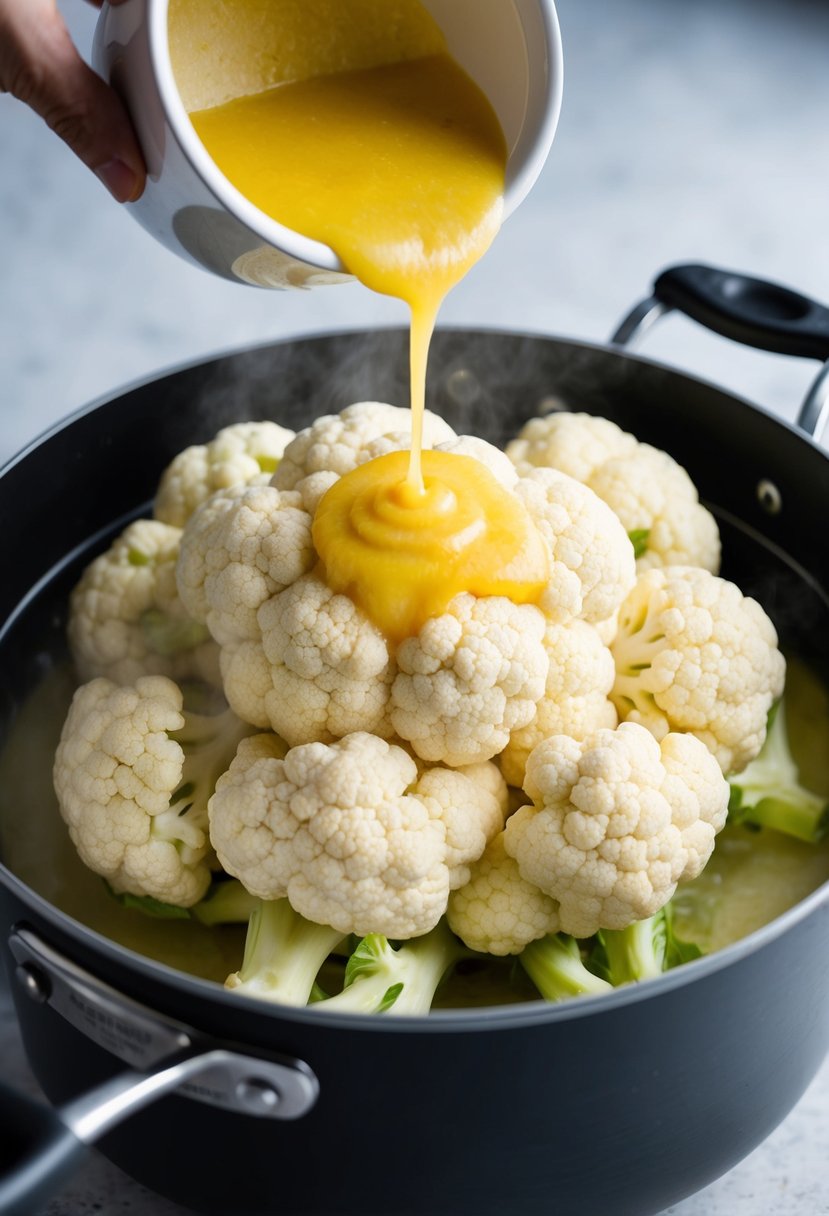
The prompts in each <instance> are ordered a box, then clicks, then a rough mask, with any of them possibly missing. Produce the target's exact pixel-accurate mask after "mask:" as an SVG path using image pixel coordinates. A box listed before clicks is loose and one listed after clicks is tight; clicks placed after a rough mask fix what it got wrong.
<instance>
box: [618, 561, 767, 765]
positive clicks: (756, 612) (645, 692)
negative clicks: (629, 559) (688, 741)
mask: <svg viewBox="0 0 829 1216" xmlns="http://www.w3.org/2000/svg"><path fill="white" fill-rule="evenodd" d="M611 651H612V653H613V658H614V661H615V663H616V673H617V674H616V680H615V683H614V686H613V690H612V692H611V698H612V700H613V702H614V703H615V705H616V708H617V710H618V711H619V717H620V718H622V719H624V720H626V721H629V722H640V723H642V724H643V725H644V726H646V727H647V728H648V730H650V731H651V732H652V733H653V734H654V735H655V736H656V738H657V739H661V738H662V737H663V736H664V735H666V734H667V733H668V731H686V732H688V733H690V734H693V735H696V737H697V738H698V739H700V740H702V742H703V743H704V744H705V745H706V747H708V748H709V749H710V751H711V752H712V753H713V754H714V756H716V758H717V760H718V762H719V764H720V767H721V768H722V770H723V772H724V773H733V772H739V771H740V770H741V769H743V768H744V767H745V766H746V764H748V762H749V761H750V760H753V759H754V757H755V756H756V755H757V753H758V752H759V751H760V748H761V747H762V746H763V740H764V739H765V737H766V719H767V717H768V712H769V709H770V708H771V705H772V703H773V702H774V701H775V700H776V699H777V698H778V697H779V696H780V694H781V693H782V691H783V683H784V679H785V672H786V664H785V660H784V658H783V656H782V655H781V654H780V651H779V650H778V649H777V634H776V632H775V629H774V626H773V625H772V623H771V621H770V620H769V618H768V617H767V616H766V614H765V612H764V611H763V609H762V608H761V607H760V605H759V604H758V603H757V602H756V601H755V600H753V599H751V598H749V597H747V596H744V595H743V593H742V592H741V591H740V589H739V587H737V586H735V585H734V583H729V582H726V580H725V579H721V578H718V577H716V576H715V575H713V574H709V573H708V572H707V571H705V570H702V569H697V568H692V567H676V566H675V567H669V568H668V569H665V570H661V569H655V570H648V571H646V572H645V574H643V575H642V576H641V577H640V578H639V580H638V581H637V584H636V586H635V587H634V589H633V591H632V592H631V593H630V595H629V596H628V598H627V599H626V600H625V602H624V604H623V605H622V609H621V612H620V614H619V628H618V632H617V634H616V637H615V638H614V640H613V642H612V644H611Z"/></svg>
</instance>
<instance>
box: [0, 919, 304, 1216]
mask: <svg viewBox="0 0 829 1216" xmlns="http://www.w3.org/2000/svg"><path fill="white" fill-rule="evenodd" d="M9 950H10V953H11V957H12V959H13V960H14V963H15V964H16V966H15V967H14V970H13V973H12V982H13V984H16V996H17V1000H18V1004H19V1003H20V1002H21V1001H23V1002H24V1006H25V1000H26V998H28V999H29V1000H31V1001H33V1002H34V1003H35V1004H37V1005H48V1006H49V1008H50V1009H51V1010H52V1011H53V1012H54V1013H56V1014H59V1015H60V1016H61V1017H62V1018H64V1019H65V1020H66V1021H67V1022H69V1023H70V1024H71V1025H72V1026H74V1027H75V1029H76V1030H79V1031H80V1032H81V1033H83V1034H84V1035H86V1036H87V1038H90V1039H92V1040H93V1041H94V1042H96V1043H98V1044H99V1046H101V1047H104V1048H105V1049H106V1050H107V1051H108V1052H110V1053H111V1054H112V1055H113V1056H115V1057H117V1058H119V1059H120V1060H123V1061H125V1062H126V1063H127V1064H131V1065H133V1066H134V1067H132V1068H128V1069H126V1070H124V1071H120V1072H118V1073H117V1074H116V1075H115V1076H113V1077H110V1078H109V1079H108V1080H106V1081H104V1082H103V1083H102V1084H100V1085H97V1086H95V1087H94V1088H93V1089H91V1090H88V1091H87V1092H86V1093H84V1094H81V1095H80V1096H79V1097H77V1098H75V1099H73V1100H72V1101H71V1102H68V1103H66V1104H65V1105H64V1106H62V1107H60V1108H58V1109H57V1110H53V1109H52V1108H50V1107H48V1106H46V1105H44V1104H41V1103H38V1102H35V1101H33V1100H32V1099H31V1098H28V1097H26V1096H25V1095H23V1094H19V1093H15V1092H14V1091H13V1090H10V1089H8V1088H7V1087H6V1086H2V1085H0V1129H1V1130H0V1216H31V1213H32V1212H33V1211H35V1210H37V1208H38V1206H39V1205H40V1204H42V1202H43V1201H44V1200H45V1199H46V1198H48V1197H49V1195H50V1194H52V1193H54V1191H55V1190H57V1189H58V1188H59V1187H60V1185H61V1183H62V1182H63V1181H65V1180H66V1178H68V1177H69V1176H70V1174H71V1173H72V1172H73V1171H74V1170H75V1168H76V1167H77V1166H78V1164H79V1163H80V1161H81V1160H82V1159H83V1155H84V1151H85V1146H87V1145H90V1144H93V1143H94V1142H95V1141H96V1140H97V1139H98V1138H99V1137H100V1136H103V1135H104V1134H105V1133H106V1132H108V1131H110V1130H111V1129H112V1128H113V1127H115V1126H117V1124H119V1123H121V1122H123V1120H125V1119H127V1118H128V1117H129V1116H130V1115H131V1114H133V1113H134V1112H135V1111H137V1110H140V1109H141V1108H142V1107H144V1106H147V1105H148V1104H149V1103H151V1102H154V1101H156V1099H157V1098H160V1097H162V1096H163V1095H164V1094H168V1093H171V1092H172V1091H174V1090H175V1091H177V1092H179V1093H180V1094H182V1095H183V1096H185V1097H188V1098H193V1099H194V1100H196V1101H199V1102H206V1103H208V1104H209V1105H212V1106H219V1107H222V1108H223V1109H225V1110H230V1111H233V1112H235V1113H237V1114H243V1115H252V1116H254V1117H258V1118H270V1119H280V1120H281V1119H299V1118H302V1116H303V1115H305V1114H307V1113H308V1111H309V1110H311V1108H312V1107H313V1106H314V1104H315V1103H316V1100H317V1097H318V1095H319V1082H318V1081H317V1078H316V1076H315V1074H314V1072H313V1071H312V1070H311V1068H309V1066H308V1065H307V1064H306V1063H305V1062H304V1061H303V1060H298V1059H296V1058H295V1057H292V1056H285V1055H277V1054H275V1053H271V1052H268V1054H267V1055H258V1054H257V1055H252V1054H250V1052H249V1051H248V1050H246V1049H244V1048H241V1049H240V1048H239V1047H238V1046H237V1045H235V1044H230V1043H222V1042H219V1041H217V1040H214V1039H211V1038H208V1037H207V1036H205V1035H203V1034H201V1033H200V1032H198V1031H196V1030H194V1029H193V1028H192V1027H190V1026H186V1025H185V1024H184V1023H181V1022H178V1021H176V1020H174V1019H172V1018H169V1017H167V1016H166V1015H163V1014H160V1013H158V1012H157V1011H155V1010H152V1009H149V1008H147V1007H146V1006H145V1005H142V1004H140V1003H139V1002H137V1001H134V1000H133V999H132V998H130V997H126V996H124V995H123V993H120V992H118V991H117V990H116V989H114V988H112V987H110V986H109V985H108V984H105V983H103V981H101V980H99V979H98V978H97V977H96V976H93V975H91V974H90V973H89V972H88V971H85V970H84V969H83V968H81V967H79V966H78V965H77V964H76V963H74V962H71V961H70V960H69V959H67V958H65V957H64V956H63V955H62V954H60V953H59V952H58V951H56V950H55V949H54V948H53V947H51V946H49V945H47V944H46V943H45V942H44V941H42V940H41V939H40V938H39V937H38V936H37V934H35V933H34V932H33V931H32V930H31V929H29V928H28V927H27V926H17V927H15V929H13V931H12V934H11V936H10V938H9Z"/></svg>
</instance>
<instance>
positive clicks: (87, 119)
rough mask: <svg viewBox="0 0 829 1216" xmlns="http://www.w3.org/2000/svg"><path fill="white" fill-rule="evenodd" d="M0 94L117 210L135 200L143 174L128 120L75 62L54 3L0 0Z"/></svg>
mask: <svg viewBox="0 0 829 1216" xmlns="http://www.w3.org/2000/svg"><path fill="white" fill-rule="evenodd" d="M101 2H102V0H90V3H92V4H95V5H96V6H97V7H98V8H100V6H101ZM110 2H111V3H122V2H123V0H110ZM0 92H4V93H11V94H12V95H13V96H14V97H17V98H18V99H19V100H20V101H22V102H25V104H26V105H28V106H31V108H32V109H33V110H34V111H35V112H36V113H37V114H39V115H40V116H41V118H44V119H45V120H46V122H47V123H48V124H49V126H50V127H51V128H52V130H53V131H55V132H56V134H58V135H59V136H60V137H61V139H63V140H65V142H66V143H67V144H68V145H69V147H70V148H71V149H72V151H73V152H75V153H76V155H77V156H79V157H80V159H81V160H82V161H83V162H84V164H85V165H88V166H89V168H90V169H92V171H93V172H94V173H96V174H97V176H98V177H99V178H100V179H101V181H102V182H103V183H104V185H105V186H106V188H107V189H108V190H109V192H110V194H111V195H112V196H113V198H115V199H117V200H118V202H119V203H126V202H134V201H135V199H137V198H138V197H139V196H140V195H141V192H142V190H143V189H144V181H145V178H146V169H145V167H144V160H143V157H142V155H141V150H140V148H139V146H138V141H137V140H136V137H135V132H134V131H133V129H132V124H131V122H130V120H129V116H128V114H127V112H126V110H125V109H124V105H123V103H122V101H121V99H120V97H119V96H118V95H117V93H115V91H114V90H113V89H111V88H110V87H109V85H107V84H105V83H104V81H103V80H101V78H100V77H99V76H96V74H95V73H94V72H93V71H92V69H91V68H90V67H88V66H87V65H86V64H85V63H84V61H83V60H82V59H81V57H80V55H79V54H78V52H77V50H76V49H75V47H74V45H73V44H72V40H71V38H70V37H69V31H68V30H67V28H66V26H65V25H64V22H63V19H62V17H61V15H60V13H59V12H58V10H57V6H56V3H55V0H0Z"/></svg>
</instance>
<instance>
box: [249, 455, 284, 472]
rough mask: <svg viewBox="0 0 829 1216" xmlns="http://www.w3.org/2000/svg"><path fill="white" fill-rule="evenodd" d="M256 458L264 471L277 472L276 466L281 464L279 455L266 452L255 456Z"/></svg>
mask: <svg viewBox="0 0 829 1216" xmlns="http://www.w3.org/2000/svg"><path fill="white" fill-rule="evenodd" d="M254 459H255V460H256V463H257V464H258V465H259V468H260V469H261V470H262V472H263V473H274V472H276V467H277V465H278V464H279V457H278V456H265V455H264V454H260V455H259V456H256V457H254Z"/></svg>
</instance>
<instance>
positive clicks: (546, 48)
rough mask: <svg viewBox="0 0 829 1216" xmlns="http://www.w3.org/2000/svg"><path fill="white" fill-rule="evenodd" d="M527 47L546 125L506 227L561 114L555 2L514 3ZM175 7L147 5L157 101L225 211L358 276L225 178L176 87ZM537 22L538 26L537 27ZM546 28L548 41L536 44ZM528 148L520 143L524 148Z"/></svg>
mask: <svg viewBox="0 0 829 1216" xmlns="http://www.w3.org/2000/svg"><path fill="white" fill-rule="evenodd" d="M512 3H513V5H514V10H515V13H516V15H517V16H518V18H519V21H520V23H521V28H522V31H523V32H524V34H525V41H526V42H527V54H528V62H529V61H530V60H531V61H532V62H533V63H534V64H536V67H537V68H541V67H542V66H543V67H544V68H545V69H546V70H545V71H544V72H543V76H542V78H543V82H544V89H543V93H542V96H541V97H540V98H539V99H538V102H540V101H543V102H544V104H543V105H538V104H537V107H536V108H537V109H538V112H539V114H540V118H539V120H538V121H537V123H536V129H535V130H534V132H533V134H532V138H531V139H529V138H527V139H524V140H523V143H524V144H525V145H526V147H525V148H524V152H523V159H522V161H521V163H520V164H518V165H517V166H516V165H514V164H512V165H511V164H510V162H511V161H512V156H510V160H509V161H508V163H507V172H506V180H505V185H504V194H503V200H504V204H503V214H502V221H503V220H506V219H507V218H508V217H509V216H510V215H511V214H512V212H513V211H514V210H515V209H516V207H518V205H519V204H520V203H521V202H522V201H523V199H524V198H525V197H526V195H527V193H528V192H529V190H530V188H531V186H532V184H533V182H534V181H535V179H536V178H537V176H538V174H539V173H540V172H541V169H542V167H543V165H544V162H545V160H546V158H547V155H548V153H549V151H550V148H551V146H552V143H553V139H554V136H555V132H556V129H557V127H558V122H559V118H560V115H561V104H562V96H563V87H564V57H563V51H562V43H561V28H560V24H559V20H558V14H557V12H556V8H555V3H554V0H537V3H536V4H534V3H533V2H532V0H512ZM169 6H170V0H147V44H148V50H149V57H150V64H151V66H152V71H153V75H154V78H155V84H156V87H157V90H158V97H159V100H160V103H161V109H162V111H163V114H164V117H165V119H166V121H167V123H168V124H169V126H170V129H171V131H172V133H173V135H174V136H175V139H176V141H177V143H178V146H179V148H180V150H181V153H182V155H183V156H184V158H185V159H186V160H187V162H188V163H189V165H190V167H191V169H192V170H193V172H194V173H195V174H196V175H197V177H199V178H200V180H201V181H202V182H203V183H204V185H205V186H206V188H207V189H208V190H209V191H210V193H211V194H212V195H213V196H214V198H216V199H217V200H218V202H219V203H220V204H221V205H222V207H223V208H224V209H225V210H226V211H227V212H229V213H230V214H231V215H233V216H235V218H236V219H238V220H239V221H240V222H241V223H242V224H244V226H245V227H246V228H248V229H249V230H250V231H251V232H252V233H253V234H254V235H255V236H257V237H259V238H260V239H261V240H262V241H263V242H265V244H267V245H268V246H271V247H273V248H275V249H277V250H280V251H282V252H284V253H287V254H288V255H290V256H291V257H293V258H296V259H297V260H299V261H301V262H304V263H308V264H309V265H311V266H314V267H318V268H319V269H321V270H324V271H330V272H333V273H336V274H341V275H347V276H351V273H352V272H351V271H349V269H348V267H347V266H346V265H345V264H344V262H343V261H342V259H341V258H340V256H339V255H338V254H337V253H336V251H335V250H334V249H332V248H331V246H330V245H326V244H325V242H324V241H318V240H315V239H313V238H312V237H309V236H305V235H304V234H303V233H301V232H299V231H298V230H297V229H295V228H290V227H288V226H287V225H286V224H281V223H280V222H279V221H278V220H276V219H273V218H272V217H271V216H269V215H268V214H267V212H265V211H262V210H261V209H260V208H259V207H257V206H255V204H254V203H252V202H251V201H250V199H248V198H247V196H246V195H245V194H243V193H242V192H241V191H240V190H238V189H237V188H236V187H235V186H234V185H233V184H232V183H231V182H230V180H229V179H228V178H227V177H226V176H225V175H224V173H222V171H221V169H219V167H218V165H217V164H216V162H215V161H214V160H213V158H212V157H211V156H210V154H209V152H208V151H207V148H206V147H205V146H204V144H203V143H202V141H201V139H200V138H199V136H198V135H197V133H196V130H195V127H194V126H193V123H192V122H191V120H190V116H189V114H188V113H187V110H186V109H185V107H184V103H183V102H182V100H181V94H180V93H179V89H178V85H177V84H176V79H175V73H174V71H173V65H172V59H171V56H170V41H169V35H168V12H169ZM534 17H536V18H537V21H533V18H534ZM531 26H534V27H535V28H536V29H537V28H538V27H539V26H540V29H541V34H542V37H541V39H540V40H539V41H538V42H537V43H536V41H535V40H534V39H530V38H529V34H532V33H533V32H535V30H534V29H532V28H530V27H531ZM521 142H522V141H519V143H521Z"/></svg>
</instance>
